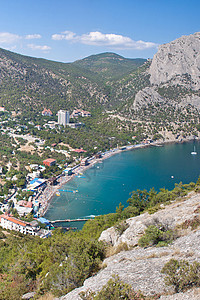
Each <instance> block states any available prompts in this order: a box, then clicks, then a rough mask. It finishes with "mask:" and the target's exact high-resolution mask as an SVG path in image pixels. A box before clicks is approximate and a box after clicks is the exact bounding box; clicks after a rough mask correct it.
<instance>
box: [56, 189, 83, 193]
mask: <svg viewBox="0 0 200 300" xmlns="http://www.w3.org/2000/svg"><path fill="white" fill-rule="evenodd" d="M59 192H67V193H78V190H73V191H70V190H61V189H59Z"/></svg>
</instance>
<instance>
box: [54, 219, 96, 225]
mask: <svg viewBox="0 0 200 300" xmlns="http://www.w3.org/2000/svg"><path fill="white" fill-rule="evenodd" d="M91 219H92V218H87V219H81V218H80V219H66V220H54V221H50V222H51V223H52V224H54V223H62V222H81V221H88V220H91Z"/></svg>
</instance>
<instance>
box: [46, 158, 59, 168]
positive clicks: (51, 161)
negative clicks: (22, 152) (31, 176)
mask: <svg viewBox="0 0 200 300" xmlns="http://www.w3.org/2000/svg"><path fill="white" fill-rule="evenodd" d="M55 164H56V160H55V159H53V158H47V159H45V160H43V165H45V166H48V167H51V166H54V165H55Z"/></svg>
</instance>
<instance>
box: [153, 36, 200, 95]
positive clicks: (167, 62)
mask: <svg viewBox="0 0 200 300" xmlns="http://www.w3.org/2000/svg"><path fill="white" fill-rule="evenodd" d="M199 49H200V32H197V33H195V34H192V35H189V36H182V37H181V38H179V39H177V40H175V41H173V42H171V43H168V44H164V45H161V46H160V47H159V49H158V52H157V53H156V54H155V55H154V58H153V61H152V64H151V67H150V70H149V73H150V82H151V84H153V85H160V84H161V83H165V82H168V81H170V80H174V81H175V83H176V84H180V85H186V86H187V88H192V89H194V90H198V89H200V52H199ZM183 77H186V79H187V81H186V82H184V81H183Z"/></svg>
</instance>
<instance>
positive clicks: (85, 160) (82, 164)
mask: <svg viewBox="0 0 200 300" xmlns="http://www.w3.org/2000/svg"><path fill="white" fill-rule="evenodd" d="M88 165H89V161H88V159H87V158H84V159H82V160H81V166H88Z"/></svg>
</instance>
